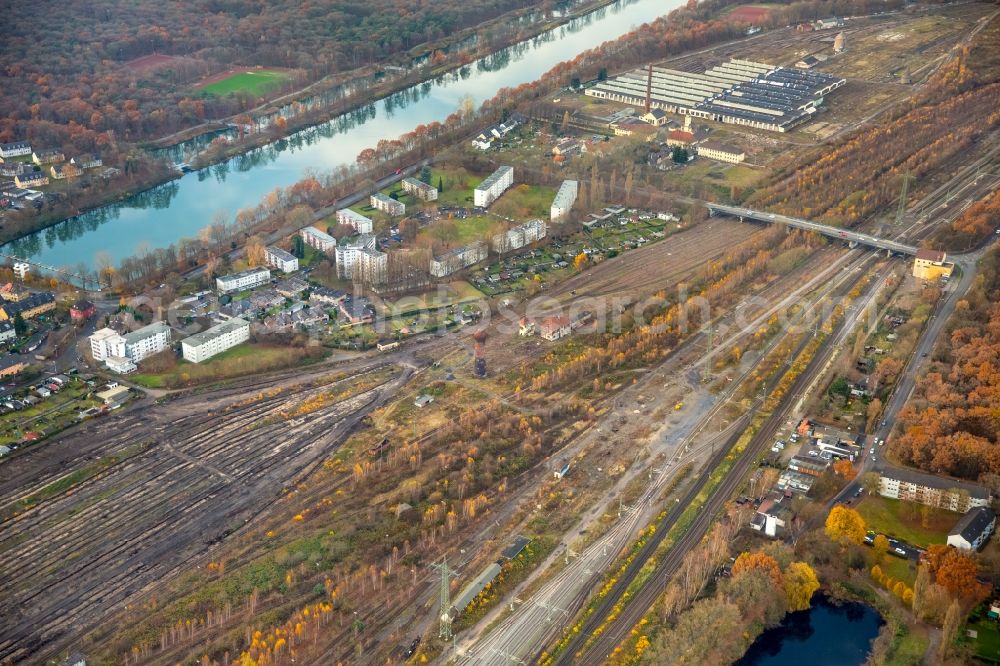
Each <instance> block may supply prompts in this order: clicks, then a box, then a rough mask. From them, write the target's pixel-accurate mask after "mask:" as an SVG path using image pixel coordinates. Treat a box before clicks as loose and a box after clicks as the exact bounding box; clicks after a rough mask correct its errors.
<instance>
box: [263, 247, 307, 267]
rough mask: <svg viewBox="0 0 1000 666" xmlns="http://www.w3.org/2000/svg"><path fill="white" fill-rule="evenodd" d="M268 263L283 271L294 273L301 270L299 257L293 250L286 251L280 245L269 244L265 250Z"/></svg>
mask: <svg viewBox="0 0 1000 666" xmlns="http://www.w3.org/2000/svg"><path fill="white" fill-rule="evenodd" d="M264 256H265V257H266V260H267V265H268V266H272V267H274V268H277V269H278V270H279V271H281V272H282V273H294V272H295V271H297V270H299V259H298V257H296V256H295V255H294V254H292V253H291V252H286V251H284V250H282V249H281V248H280V247H274V246H273V245H269V246H268V247H267V248H265V250H264Z"/></svg>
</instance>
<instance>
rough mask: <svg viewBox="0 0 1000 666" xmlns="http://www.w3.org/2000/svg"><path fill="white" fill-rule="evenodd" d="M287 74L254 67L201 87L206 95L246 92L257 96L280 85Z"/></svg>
mask: <svg viewBox="0 0 1000 666" xmlns="http://www.w3.org/2000/svg"><path fill="white" fill-rule="evenodd" d="M287 78H288V75H287V74H285V73H284V72H278V71H275V70H271V69H255V70H253V71H251V72H240V73H238V74H233V75H232V76H227V77H226V78H224V79H222V80H221V81H215V82H214V83H209V84H208V85H206V86H204V87H202V88H201V92H202V93H203V94H206V95H217V96H219V97H225V96H226V95H232V94H235V93H241V92H242V93H247V94H250V95H253V96H255V97H258V96H260V95H263V94H264V93H267V92H268V91H270V90H271V89H273V88H276V87H277V86H279V85H281V83H282V82H284V81H285V79H287Z"/></svg>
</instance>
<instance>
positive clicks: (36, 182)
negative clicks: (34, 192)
mask: <svg viewBox="0 0 1000 666" xmlns="http://www.w3.org/2000/svg"><path fill="white" fill-rule="evenodd" d="M14 184H15V185H17V186H18V187H23V188H28V187H41V186H43V185H48V184H49V177H48V176H46V175H45V172H44V171H35V170H34V169H31V168H23V169H21V171H20V173H18V174H17V175H16V176H14Z"/></svg>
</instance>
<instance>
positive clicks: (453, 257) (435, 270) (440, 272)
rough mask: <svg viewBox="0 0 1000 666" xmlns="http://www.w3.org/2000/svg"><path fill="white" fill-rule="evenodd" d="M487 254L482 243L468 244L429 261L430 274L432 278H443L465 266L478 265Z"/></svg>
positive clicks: (487, 249) (487, 250)
mask: <svg viewBox="0 0 1000 666" xmlns="http://www.w3.org/2000/svg"><path fill="white" fill-rule="evenodd" d="M487 254H489V248H487V246H486V243H484V242H483V241H476V242H475V243H469V244H468V245H464V246H462V247H458V248H455V249H454V250H452V251H450V252H446V253H445V254H443V255H441V256H440V257H435V258H432V259H431V265H430V274H431V275H433V276H434V277H439V278H440V277H445V276H446V275H451V274H452V273H454V272H456V271H460V270H462V269H463V268H466V267H467V266H471V265H473V264H476V263H479V262H480V261H482V260H483V259H485V258H486V256H487Z"/></svg>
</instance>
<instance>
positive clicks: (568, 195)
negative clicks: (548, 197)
mask: <svg viewBox="0 0 1000 666" xmlns="http://www.w3.org/2000/svg"><path fill="white" fill-rule="evenodd" d="M578 191H579V183H577V181H575V180H564V181H563V182H562V184H561V185H560V186H559V190H558V191H557V192H556V196H555V199H553V200H552V206H551V207H550V208H549V219H550V220H552V221H553V222H555V221H556V220H562V219H564V218H565V217H566V216H567V215H569V212H570V210H571V209H572V208H573V204H574V203H575V202H576V196H577V192H578Z"/></svg>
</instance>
